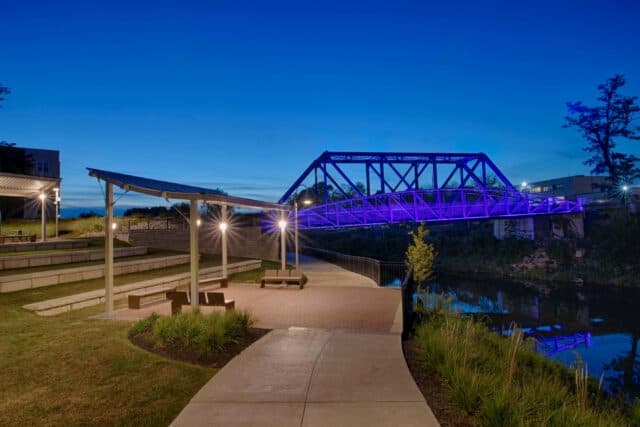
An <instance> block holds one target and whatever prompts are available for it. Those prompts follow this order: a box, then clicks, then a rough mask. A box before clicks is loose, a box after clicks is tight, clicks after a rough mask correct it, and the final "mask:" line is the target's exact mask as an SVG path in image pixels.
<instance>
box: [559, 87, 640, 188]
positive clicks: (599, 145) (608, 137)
mask: <svg viewBox="0 0 640 427" xmlns="http://www.w3.org/2000/svg"><path fill="white" fill-rule="evenodd" d="M625 83H626V82H625V79H624V76H622V75H620V74H616V75H614V76H613V77H611V78H609V79H608V80H607V81H606V82H605V83H603V84H601V85H599V86H598V91H599V92H600V96H599V97H598V101H599V102H600V104H599V105H596V106H594V107H589V106H587V105H584V104H583V103H582V102H581V101H577V102H567V111H568V113H569V115H567V116H566V117H565V121H566V123H565V125H564V127H573V128H577V129H578V130H579V131H580V132H581V133H582V136H583V137H584V139H586V140H587V146H586V147H585V148H584V150H585V151H586V152H588V153H591V157H590V158H589V159H587V160H586V161H585V162H584V163H585V164H586V165H588V166H591V167H592V169H591V173H595V174H602V173H606V174H607V175H608V177H609V181H610V185H611V186H618V185H620V184H622V183H625V182H630V181H631V180H633V179H635V178H638V177H640V169H638V168H637V167H636V166H635V165H636V163H637V162H638V160H640V159H639V158H638V157H636V156H634V155H631V154H623V153H620V152H618V151H616V150H615V148H616V142H617V140H618V139H621V138H622V139H625V138H626V139H630V140H640V135H638V134H637V133H636V132H637V131H638V130H640V127H635V128H634V126H633V122H634V119H635V115H636V114H637V113H638V112H640V106H639V105H638V104H637V103H636V101H637V99H638V97H637V96H624V95H622V94H620V93H619V90H620V88H622V87H623V86H624V85H625Z"/></svg>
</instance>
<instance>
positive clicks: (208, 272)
mask: <svg viewBox="0 0 640 427" xmlns="http://www.w3.org/2000/svg"><path fill="white" fill-rule="evenodd" d="M186 257H187V259H188V258H189V256H188V255H186ZM261 265H262V261H261V260H249V261H241V262H234V263H231V264H229V265H228V266H227V270H228V273H229V274H233V273H240V272H242V271H249V270H255V269H256V268H260V266H261ZM221 274H222V267H221V266H216V267H209V268H203V269H202V270H200V278H201V279H208V278H212V277H219V276H220V275H221ZM190 278H191V273H189V272H187V273H179V274H174V275H171V276H165V277H159V278H156V279H151V280H144V281H141V282H135V283H128V284H126V285H121V286H115V287H114V290H113V294H114V299H115V300H119V299H123V298H127V296H128V295H129V294H130V293H132V292H135V291H139V290H141V289H145V290H152V289H159V288H162V287H166V286H183V285H188V284H189V281H190ZM104 295H105V290H104V289H96V290H95V291H89V292H83V293H81V294H76V295H70V296H66V297H61V298H55V299H50V300H46V301H40V302H36V303H32V304H27V305H25V306H23V308H25V309H26V310H29V311H34V312H35V313H36V314H39V315H41V316H54V315H56V314H60V313H64V312H67V311H71V310H78V309H81V308H85V307H90V306H94V305H98V304H101V303H104Z"/></svg>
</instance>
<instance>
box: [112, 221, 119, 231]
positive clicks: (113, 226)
mask: <svg viewBox="0 0 640 427" xmlns="http://www.w3.org/2000/svg"><path fill="white" fill-rule="evenodd" d="M116 228H118V224H117V223H115V222H112V223H111V229H112V230H115V229H116Z"/></svg>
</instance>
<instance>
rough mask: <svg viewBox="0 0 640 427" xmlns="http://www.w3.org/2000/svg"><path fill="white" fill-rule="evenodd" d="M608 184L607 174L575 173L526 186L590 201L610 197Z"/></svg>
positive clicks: (534, 191)
mask: <svg viewBox="0 0 640 427" xmlns="http://www.w3.org/2000/svg"><path fill="white" fill-rule="evenodd" d="M608 185H609V183H608V181H607V177H605V176H587V175H574V176H567V177H563V178H553V179H547V180H545V181H537V182H532V183H530V184H528V185H527V186H526V188H525V190H527V189H528V190H529V191H531V192H532V193H542V194H546V195H548V196H553V197H565V198H567V199H572V200H575V199H577V198H581V199H583V200H585V201H586V202H587V203H589V202H591V201H596V200H606V199H608V197H609V196H608V194H607V187H608Z"/></svg>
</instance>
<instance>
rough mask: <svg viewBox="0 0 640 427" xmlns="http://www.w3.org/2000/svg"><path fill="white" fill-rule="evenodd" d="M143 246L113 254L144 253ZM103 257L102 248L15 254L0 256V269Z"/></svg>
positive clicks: (115, 251)
mask: <svg viewBox="0 0 640 427" xmlns="http://www.w3.org/2000/svg"><path fill="white" fill-rule="evenodd" d="M147 252H148V250H147V248H146V247H144V246H135V247H127V248H115V249H114V254H113V256H114V257H115V258H124V257H129V256H138V255H146V254H147ZM103 259H104V250H103V249H98V250H87V251H66V252H55V253H45V254H32V255H15V256H4V257H0V270H9V269H12V268H27V267H41V266H43V265H58V264H70V263H72V262H89V261H100V260H103Z"/></svg>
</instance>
